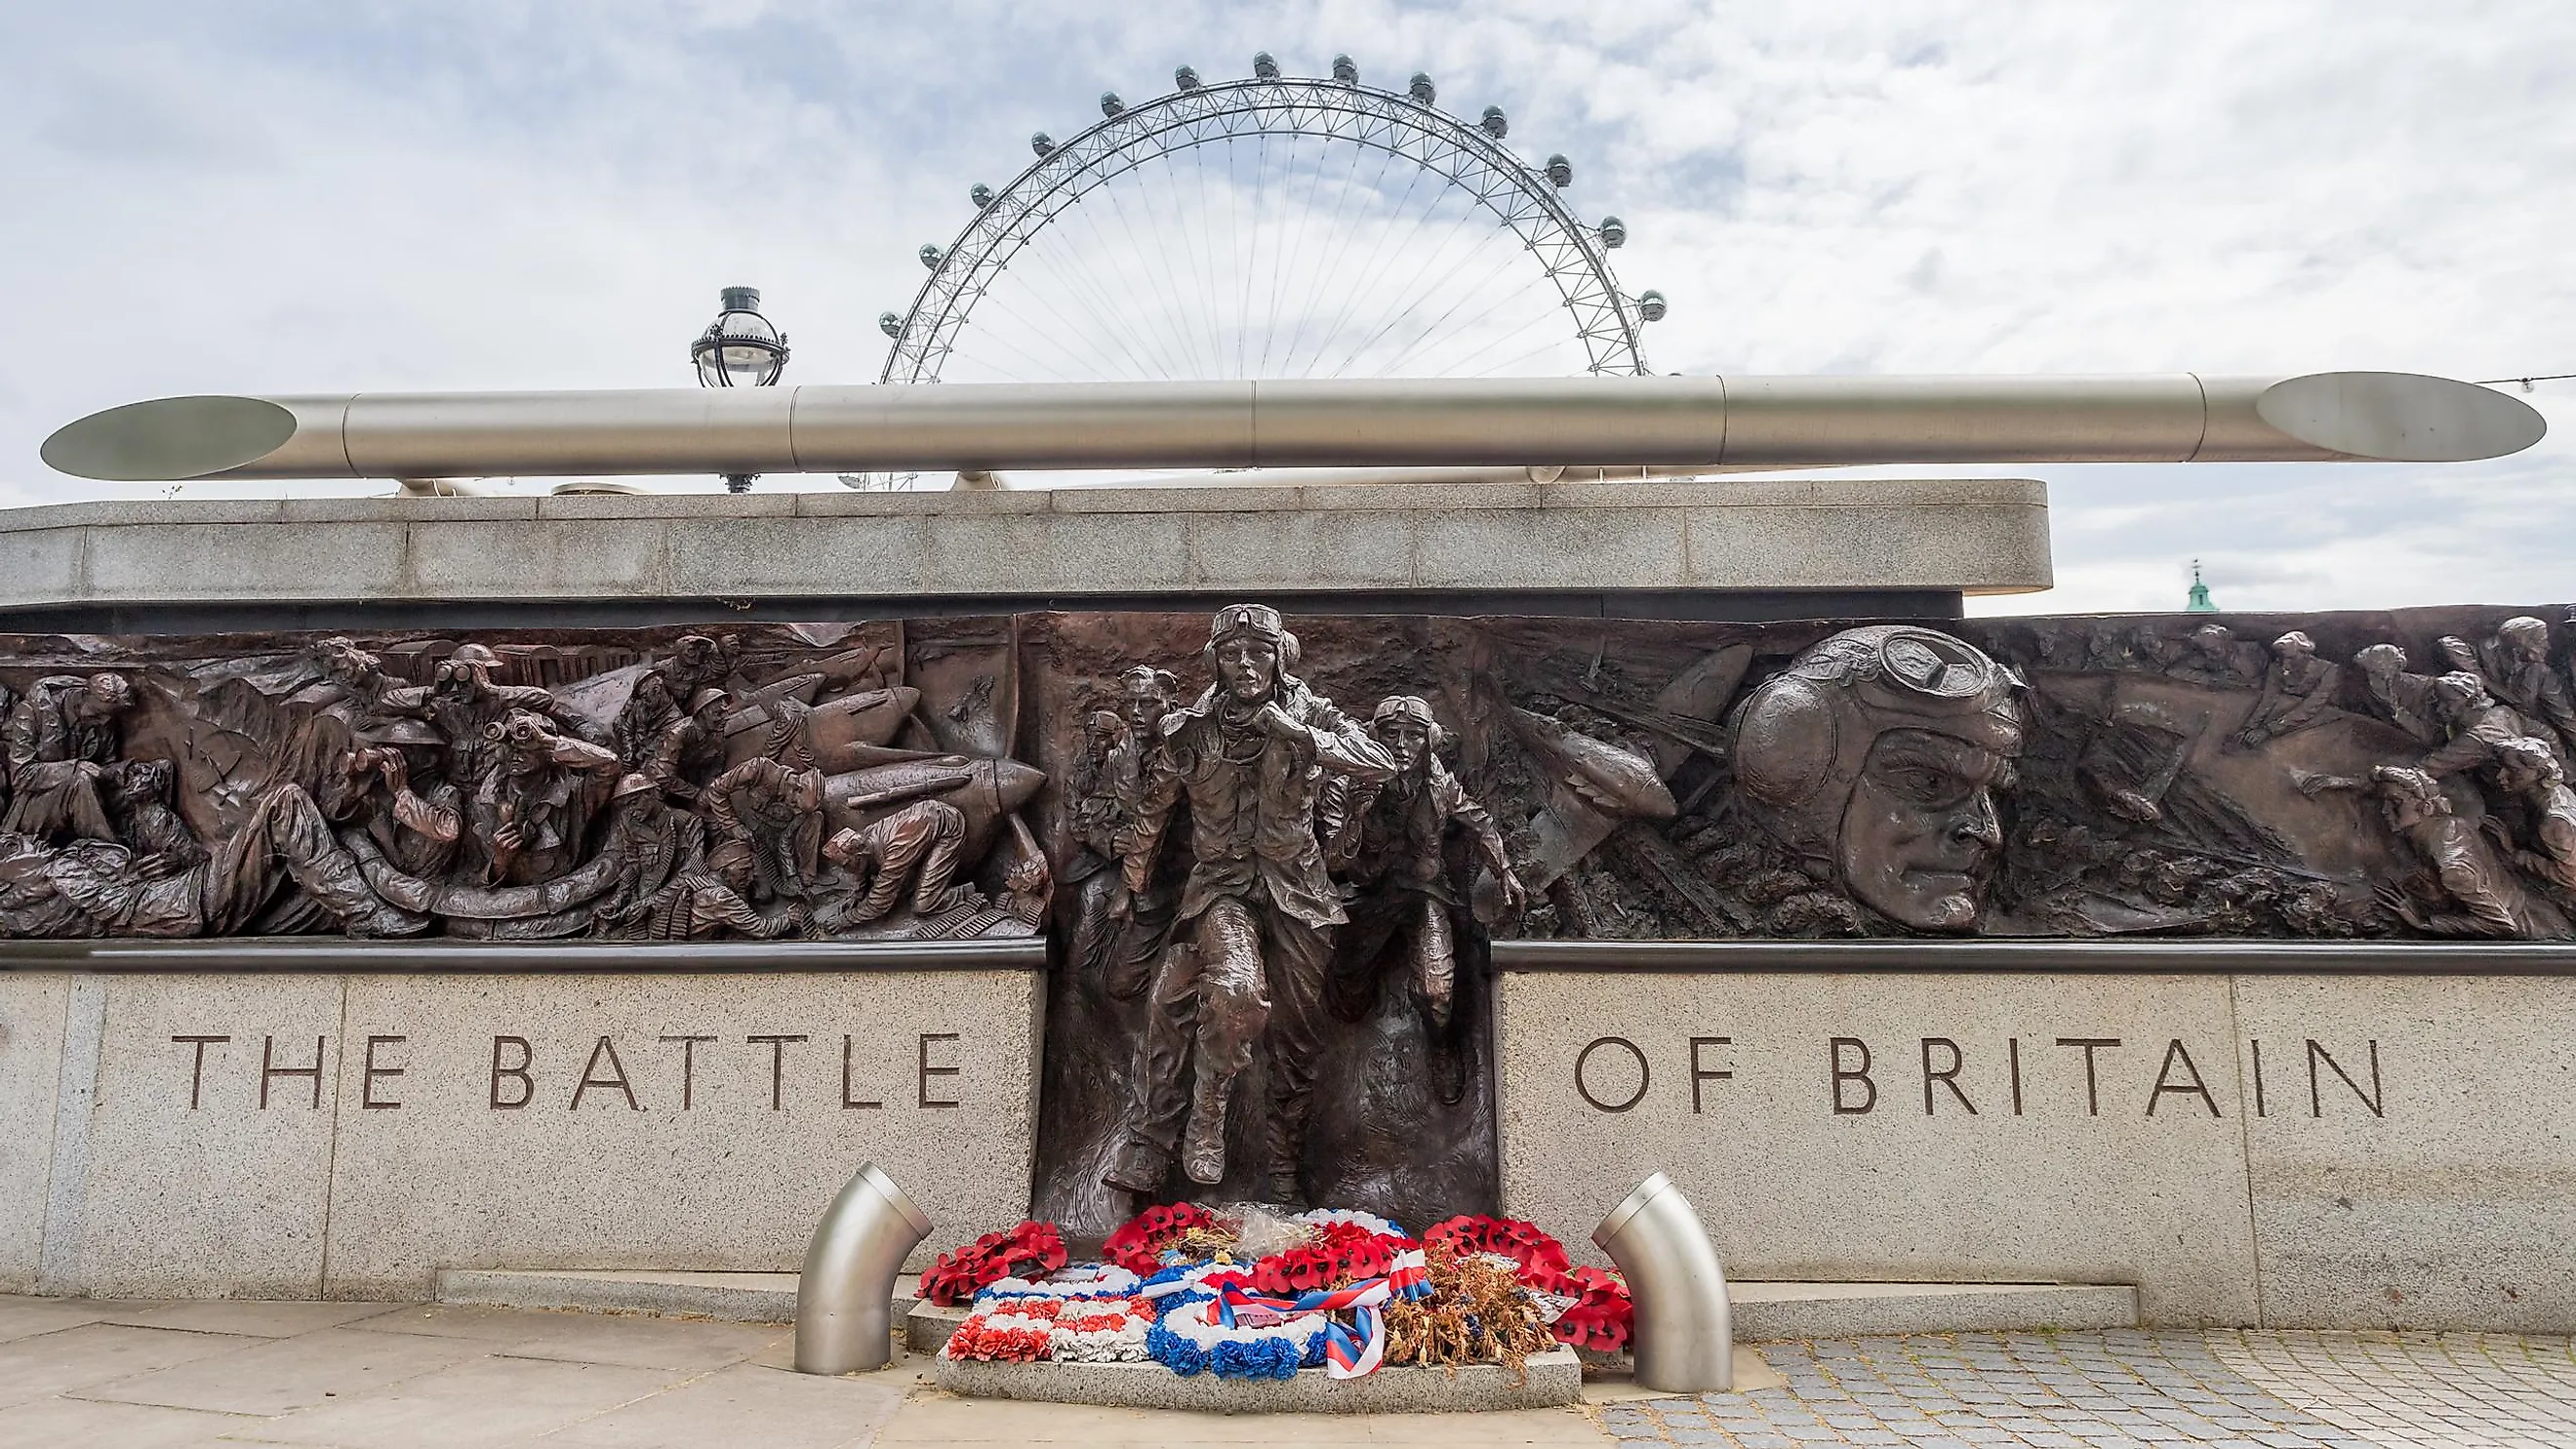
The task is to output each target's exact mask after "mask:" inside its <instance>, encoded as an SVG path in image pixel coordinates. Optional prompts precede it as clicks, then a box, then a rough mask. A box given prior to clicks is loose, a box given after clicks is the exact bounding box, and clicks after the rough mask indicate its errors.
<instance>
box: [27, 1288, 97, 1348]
mask: <svg viewBox="0 0 2576 1449" xmlns="http://www.w3.org/2000/svg"><path fill="white" fill-rule="evenodd" d="M117 1307H118V1305H117V1304H114V1303H101V1302H99V1301H97V1300H96V1299H91V1298H20V1297H14V1296H13V1297H5V1298H0V1343H6V1342H8V1341H9V1340H11V1339H16V1338H26V1337H29V1336H31V1335H34V1334H39V1333H53V1332H56V1331H57V1330H60V1329H65V1328H78V1327H79V1326H80V1325H82V1324H84V1323H99V1322H102V1321H104V1320H105V1319H106V1318H107V1316H108V1314H109V1313H111V1312H113V1311H114V1310H115V1309H116V1308H117Z"/></svg>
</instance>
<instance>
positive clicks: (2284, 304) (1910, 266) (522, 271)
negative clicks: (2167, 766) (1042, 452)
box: [0, 0, 2576, 611]
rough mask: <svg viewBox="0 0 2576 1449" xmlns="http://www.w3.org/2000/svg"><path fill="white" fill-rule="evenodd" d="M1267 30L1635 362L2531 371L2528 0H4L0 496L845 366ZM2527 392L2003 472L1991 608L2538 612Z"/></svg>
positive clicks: (2552, 408) (2544, 5) (2557, 361)
mask: <svg viewBox="0 0 2576 1449" xmlns="http://www.w3.org/2000/svg"><path fill="white" fill-rule="evenodd" d="M1265 48H1266V49H1269V50H1272V51H1274V52H1275V53H1277V54H1278V55H1279V57H1280V59H1281V61H1282V63H1283V64H1285V65H1286V66H1288V68H1289V69H1290V70H1291V71H1292V72H1298V73H1308V74H1313V73H1320V72H1321V71H1322V70H1323V69H1324V68H1325V66H1326V64H1327V62H1328V60H1329V57H1330V56H1331V54H1332V53H1333V52H1334V51H1336V50H1347V51H1349V52H1350V53H1352V54H1353V55H1354V56H1355V57H1356V58H1357V59H1358V60H1359V62H1360V64H1361V66H1362V67H1363V70H1364V73H1365V74H1366V75H1367V76H1368V78H1369V79H1371V80H1373V81H1378V82H1392V83H1396V84H1399V85H1400V83H1401V78H1402V77H1403V76H1404V75H1406V74H1408V73H1409V72H1411V71H1413V70H1415V69H1423V70H1427V71H1429V72H1430V73H1432V74H1433V75H1434V76H1435V77H1437V78H1438V80H1439V83H1440V89H1441V104H1442V105H1443V106H1444V107H1446V108H1448V109H1450V110H1451V111H1453V112H1456V113H1458V114H1462V115H1470V116H1472V115H1473V114H1475V113H1476V112H1477V111H1479V110H1480V109H1481V108H1482V107H1483V106H1484V105H1485V104H1487V103H1488V102H1494V103H1500V104H1502V105H1504V106H1505V107H1507V108H1508V109H1509V111H1510V113H1511V116H1512V128H1513V129H1512V142H1513V144H1514V146H1515V147H1516V148H1518V149H1519V150H1521V152H1522V153H1523V154H1524V155H1527V156H1530V157H1533V158H1535V157H1538V156H1542V155H1545V154H1546V153H1548V152H1550V151H1563V152H1565V153H1567V154H1568V155H1569V156H1571V157H1572V158H1573V159H1574V161H1575V164H1576V167H1577V181H1576V186H1575V189H1574V191H1573V192H1572V193H1571V200H1572V201H1573V203H1574V204H1575V206H1576V209H1577V210H1578V212H1579V213H1581V214H1582V215H1585V216H1587V217H1595V216H1598V215H1600V214H1603V213H1606V212H1614V211H1615V212H1617V213H1618V214H1619V215H1621V216H1622V217H1624V218H1625V219H1626V221H1627V222H1628V225H1629V227H1630V233H1631V238H1632V240H1631V241H1630V244H1629V246H1628V248H1627V249H1626V250H1625V251H1623V252H1622V253H1620V254H1619V256H1618V263H1619V267H1620V272H1621V276H1622V280H1623V281H1624V282H1625V283H1626V284H1627V285H1628V286H1629V287H1630V288H1632V289H1637V288H1643V287H1648V286H1652V287H1656V288H1658V289H1659V290H1662V291H1663V292H1665V293H1666V294H1668V295H1669V296H1670V297H1671V298H1672V302H1673V312H1672V316H1671V318H1670V319H1669V320H1667V321H1666V322H1664V323H1662V324H1660V325H1659V326H1658V327H1656V328H1655V329H1653V330H1652V331H1651V332H1650V333H1649V339H1650V350H1651V356H1652V358H1653V361H1654V363H1655V365H1656V366H1657V367H1659V368H1662V369H1680V370H1687V371H1713V370H1729V371H1746V372H1803V371H1883V372H1948V371H1998V372H2036V371H2080V372H2120V371H2166V370H2180V369H2197V370H2201V371H2207V372H2234V371H2243V372H2272V371H2283V372H2286V371H2300V370H2308V369H2313V368H2328V367H2393V368H2403V369H2408V370H2417V371H2429V372H2440V373H2446V374H2450V375H2454V376H2465V377H2491V376H2498V375H2502V374H2507V373H2521V372H2524V371H2533V372H2565V371H2576V277H2571V275H2570V274H2569V272H2568V270H2567V268H2566V267H2565V265H2564V262H2563V258H2564V256H2565V254H2566V249H2567V244H2566V240H2565V238H2566V235H2567V232H2568V228H2569V224H2570V223H2571V221H2576V193H2571V181H2576V127H2570V126H2568V125H2567V124H2566V123H2565V115H2564V100H2563V97H2564V96H2565V95H2566V94H2567V93H2568V92H2569V86H2570V81H2571V79H2576V76H2571V74H2570V72H2571V70H2576V8H2571V7H2568V6H2566V5H2563V4H2556V3H2550V0H2530V3H2516V4H2503V3H2498V4H2486V5H2462V6H2453V7H2439V8H2428V7H2422V6H2410V5H2400V4H2395V3H2343V4H2333V3H2326V0H2300V3H2293V0H2271V3H2262V4H2244V3H2234V4H2216V3H2168V4H2105V5H2089V6H2071V5H2046V4H2005V3H1996V0H1952V3H1923V4H1917V5H1912V6H1906V7H1889V6H1884V5H1874V4H1859V3H1815V4H1801V5H1795V6H1770V7H1754V6H1725V7H1716V6H1707V5H1688V4H1679V3H1670V0H1632V3H1629V4H1624V5H1617V6H1600V5H1595V6H1574V5H1567V4H1561V3H1538V0H1486V3H1480V4H1477V5H1473V6H1459V7H1455V8H1450V7H1442V8H1437V9H1431V8H1419V7H1405V6H1396V5H1390V4H1386V3H1381V0H1310V3H1293V4H1292V3H1276V0H1273V3H1257V4H1251V5H1217V4H1199V5H1162V6H1154V5H1148V6H1125V7H1092V6H1073V5H1067V4H1061V3H1058V4H1052V5H1040V4H1035V3H1011V0H966V3H960V4H954V5H943V6H935V7H934V6H918V7H898V6H890V5H875V6H869V5H848V4H837V5H836V4H824V3H819V0H816V3H788V0H779V3H761V0H727V3H719V0H704V3H696V4H689V3H679V0H661V3H652V0H620V3H614V4H611V3H605V0H591V3H587V4H572V3H565V4H544V5H538V4H527V3H501V0H487V3H448V4H440V5H429V4H422V3H375V4H366V5H350V4H335V5H321V4H287V3H272V4H258V3H249V0H245V3H242V4H237V5H225V6H192V5H184V4H179V3H175V0H163V3H135V4H110V5H95V6H87V7H37V6H18V7H11V8H10V9H9V10H8V12H7V13H6V14H5V15H0V89H4V90H5V92H6V93H7V94H9V95H10V96H11V97H12V103H11V105H10V106H9V107H8V108H6V110H5V112H0V178H6V180H7V184H8V188H9V194H10V195H11V196H12V198H13V199H14V200H15V202H16V204H14V205H11V206H9V207H7V208H0V260H5V263H6V275H8V276H10V277H11V278H12V279H13V280H14V281H15V282H16V286H15V287H14V288H13V296H12V298H11V302H12V306H11V314H12V318H13V321H14V322H15V323H16V328H15V330H16V333H17V337H16V339H15V340H16V343H17V345H15V346H13V347H9V348H7V349H5V351H0V498H5V499H8V500H12V501H27V502H34V501H54V500H59V499H64V498H71V497H82V496H96V495H98V494H100V493H103V492H106V491H108V490H107V489H105V488H103V487H101V486H100V485H92V484H85V483H80V482H77V481H75V480H69V479H64V478H61V477H59V476H56V475H53V474H50V473H48V472H47V471H46V470H45V469H43V467H42V465H41V464H40V463H39V462H38V461H37V460H36V457H35V452H36V447H37V444H38V443H39V442H40V441H41V440H42V438H43V437H44V435H45V434H46V433H48V432H49V431H51V430H52V428H54V427H56V426H58V425H59V424H61V423H62V422H64V421H67V420H68V419H70V418H72V417H75V416H78V415H80V414H82V413H85V412H88V411H91V410H93V409H95V408H99V407H104V406H109V405H112V404H115V403H118V402H124V401H129V400H132V399H134V398H138V397H144V396H153V395H161V394H169V393H178V392H190V391H227V392H231V391H239V392H285V391H314V390H345V389H389V388H395V389H399V388H422V389H445V388H478V387H571V386H675V385H684V384H685V383H686V381H687V372H686V368H685V359H684V350H685V345H686V343H687V341H688V339H689V337H690V336H691V335H693V334H694V332H695V331H696V329H697V328H698V327H699V326H701V325H702V324H703V323H704V321H705V319H706V316H707V314H708V313H709V311H710V310H711V306H712V303H713V301H714V291H715V289H716V288H717V287H718V286H720V285H723V284H726V283H731V282H737V281H741V282H751V283H756V284H758V285H760V286H761V287H762V288H763V289H764V291H765V293H766V294H767V296H768V299H769V302H770V305H771V310H772V313H773V315H775V316H777V317H778V318H779V319H780V321H781V322H782V324H783V325H784V326H785V327H786V328H787V329H788V330H789V332H790V333H791V335H792V336H793V338H794V341H795V346H796V362H795V375H796V376H797V377H799V378H803V379H816V380H862V379H867V378H872V377H873V376H874V375H875V373H876V369H877V367H878V365H879V363H880V362H881V360H882V357H883V341H884V340H883V338H882V337H881V336H880V335H879V333H878V332H877V330H876V326H875V321H874V319H875V317H876V314H877V313H878V312H879V311H881V310H885V309H888V308H893V309H896V310H901V309H902V307H903V306H904V305H905V303H906V301H907V300H908V299H909V297H910V295H911V293H912V291H913V289H914V288H916V287H917V286H918V285H919V283H920V279H921V275H922V273H921V271H920V269H919V267H918V265H917V264H916V263H915V261H914V260H913V256H912V253H913V249H914V248H915V247H917V246H918V245H919V244H920V243H922V242H924V241H930V240H939V241H943V242H944V241H945V240H946V239H947V237H948V236H949V235H950V234H951V233H952V232H953V231H954V230H955V229H956V227H957V226H958V225H959V224H960V223H961V222H962V221H963V220H964V218H965V216H966V213H967V203H966V200H965V190H966V187H967V185H968V184H969V183H970V182H973V181H976V180H984V181H988V182H991V183H993V184H999V183H1000V182H1002V181H1003V180H1004V179H1006V178H1007V177H1008V175H1009V174H1011V173H1012V172H1013V171H1015V170H1016V169H1017V168H1018V167H1020V166H1022V165H1024V164H1026V159H1027V157H1028V154H1029V153H1028V150H1027V136H1028V134H1029V132H1031V131H1033V130H1038V129H1046V130H1049V131H1051V132H1053V133H1055V134H1056V135H1058V136H1063V135H1067V134H1070V133H1071V132H1072V131H1074V130H1076V129H1078V128H1079V127H1081V126H1082V125H1083V124H1084V123H1086V122H1087V121H1088V120H1089V119H1090V118H1092V117H1093V116H1096V114H1097V112H1096V111H1095V110H1094V109H1093V103H1094V98H1095V97H1096V96H1097V94H1098V92H1100V91H1101V90H1104V89H1115V90H1119V91H1121V92H1122V93H1125V94H1127V95H1129V96H1130V97H1141V96H1146V95H1152V94H1156V93H1159V92H1160V91H1162V90H1164V89H1166V88H1167V87H1168V85H1169V76H1170V71H1171V68H1172V66H1173V65H1175V64H1178V63H1181V62H1189V63H1192V64H1195V65H1196V66H1198V67H1199V69H1200V70H1201V71H1202V72H1204V73H1206V74H1207V75H1209V76H1211V77H1218V76H1231V75H1237V74H1241V73H1244V72H1245V71H1247V70H1248V69H1249V60H1250V56H1251V53H1252V52H1253V51H1254V50H1256V49H1265ZM2570 398H2576V384H2569V383H2561V384H2554V385H2553V384H2543V385H2542V390H2541V392H2539V393H2538V394H2536V395H2534V397H2533V398H2532V399H2531V400H2532V401H2533V402H2534V403H2536V404H2539V405H2541V406H2542V407H2543V408H2544V411H2547V412H2550V413H2551V414H2552V421H2553V422H2554V423H2556V424H2558V425H2560V432H2559V433H2558V434H2557V435H2556V436H2553V437H2552V438H2551V439H2550V440H2549V441H2547V442H2545V443H2543V444H2542V445H2541V447H2540V448H2538V449H2535V450H2533V451H2532V452H2531V453H2528V454H2525V455H2523V456H2521V457H2518V458H2514V459H2508V460H2502V461H2499V462H2496V463H2490V464H2479V465H2470V466H2465V467H2456V468H2402V467H2361V466H2350V467H2331V466H2321V467H2283V466H2272V467H2254V466H2245V467H2207V468H2155V469H2144V468H2105V469H2087V468H2079V467H2061V468H2047V469H2040V470H2037V471H2039V472H2040V473H2042V474H2043V475H2044V476H2046V477H2048V478H2049V480H2050V482H2051V484H2052V488H2053V496H2054V499H2055V513H2056V528H2057V555H2058V577H2059V580H2060V587H2059V588H2058V589H2057V590H2056V591H2054V592H2053V593H2051V594H2048V595H2043V596H2039V597H2038V598H2036V599H2025V600H2019V601H1998V602H1999V605H2000V606H2003V607H2013V608H2030V607H2039V608H2044V609H2050V610H2070V611H2071V610H2090V609H2126V608H2148V607H2171V606H2173V605H2174V604H2175V603H2177V602H2178V601H2179V599H2180V595H2181V589H2182V584H2183V578H2184V573H2183V571H2184V568H2185V563H2186V561H2187V560H2188V559H2189V558H2191V557H2193V556H2195V555H2197V556H2199V557H2201V558H2202V559H2204V560H2205V562H2206V564H2207V567H2208V573H2209V577H2210V582H2211V584H2212V586H2213V588H2214V589H2215V590H2216V591H2217V593H2218V596H2219V599H2220V601H2221V602H2222V603H2223V604H2226V605H2228V606H2231V607H2245V608H2257V607H2259V608H2297V607H2368V606H2383V605H2394V604H2411V603H2431V602H2441V601H2445V600H2466V599H2481V600H2483V599H2511V600H2522V601H2532V602H2537V601H2542V600H2546V599H2551V598H2564V597H2566V596H2567V595H2568V594H2570V593H2571V592H2576V591H2571V590H2570V589H2569V588H2568V587H2566V585H2565V583H2564V582H2562V579H2563V577H2564V575H2565V573H2566V568H2565V561H2566V559H2567V557H2568V550H2567V546H2566V543H2565V540H2567V539H2568V538H2569V537H2570V536H2571V534H2576V488H2570V487H2569V486H2568V485H2569V484H2570V482H2571V481H2576V478H2571V473H2572V472H2576V469H2571V467H2570V458H2571V456H2576V455H2571V449H2576V443H2571V442H2569V441H2568V439H2567V432H2566V430H2567V429H2569V428H2576V408H2572V407H2570V405H2569V401H2568V400H2569V399H2570ZM1911 471H1919V470H1911ZM2003 471H2009V470H2003Z"/></svg>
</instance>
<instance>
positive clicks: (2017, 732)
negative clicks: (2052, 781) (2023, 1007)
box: [1730, 624, 2023, 931]
mask: <svg viewBox="0 0 2576 1449" xmlns="http://www.w3.org/2000/svg"><path fill="white" fill-rule="evenodd" d="M2019 688H2020V681H2019V680H2018V679H2016V678H2014V677H2013V674H2012V672H2011V671H2010V670H2008V669H2006V668H2004V667H2003V666H2002V665H2001V664H1998V663H1996V662H1995V661H1994V660H1993V659H1991V658H1989V657H1987V655H1986V654H1985V653H1984V652H1983V651H1981V650H1979V649H1978V648H1976V647H1975V646H1974V645H1972V644H1969V643H1967V642H1966V641H1964V640H1961V639H1955V638H1952V637H1951V636H1949V635H1947V634H1943V633H1939V632H1937V631H1935V630H1931V629H1921V628H1915V627H1913V626H1910V625H1902V624H1878V625H1871V626H1868V627H1865V628H1859V629H1846V630H1844V631H1843V632H1842V633H1839V634H1836V635H1834V636H1832V637H1831V638H1828V639H1825V640H1823V641H1822V642H1820V643H1817V644H1815V645H1813V646H1811V647H1810V648H1808V649H1807V650H1806V651H1805V652H1804V653H1802V654H1800V655H1799V656H1798V657H1797V658H1796V659H1795V660H1793V661H1791V663H1790V665H1789V667H1788V669H1787V670H1785V671H1784V672H1782V673H1780V674H1778V675H1775V676H1774V677H1772V678H1770V679H1768V680H1765V681H1764V682H1763V683H1761V684H1759V685H1757V686H1755V687H1754V689H1753V691H1752V692H1751V693H1750V694H1748V695H1746V696H1745V699H1744V702H1743V703H1742V704H1741V705H1740V706H1738V707H1737V709H1736V711H1735V713H1734V716H1733V718H1732V720H1731V721H1730V723H1731V725H1732V728H1733V734H1734V741H1733V749H1732V751H1731V753H1732V755H1733V758H1734V762H1735V776H1736V785H1737V789H1738V792H1739V794H1740V796H1741V798H1742V801H1743V805H1744V809H1745V813H1746V814H1747V815H1748V816H1749V817H1750V818H1751V819H1752V820H1753V822H1754V823H1755V824H1757V825H1759V826H1760V827H1761V828H1762V829H1763V830H1764V831H1765V832H1766V833H1768V834H1769V835H1770V836H1771V837H1772V838H1773V839H1775V840H1777V841H1778V842H1779V843H1780V844H1782V845H1784V846H1786V847H1787V848H1788V849H1789V850H1790V851H1791V852H1792V853H1793V854H1795V855H1796V856H1797V857H1798V858H1799V859H1800V860H1802V861H1804V862H1805V863H1806V864H1807V865H1808V867H1809V868H1810V869H1811V870H1815V871H1818V872H1820V873H1822V874H1823V875H1824V876H1825V878H1827V879H1830V880H1833V881H1836V882H1839V883H1840V884H1841V885H1842V886H1843V887H1844V888H1845V889H1846V890H1847V891H1849V892H1850V894H1851V895H1852V896H1853V897H1854V898H1855V899H1857V900H1859V901H1860V902H1861V903H1862V904H1864V905H1867V906H1869V907H1871V908H1872V909H1874V910H1876V911H1878V912H1880V913H1881V914H1884V915H1886V916H1888V917H1889V918H1891V919H1893V920H1895V921H1897V922H1900V923H1901V924H1904V925H1907V926H1912V927H1915V928H1916V929H1919V930H1934V931H1962V930H1968V929H1971V928H1973V927H1974V926H1975V925H1976V923H1977V920H1978V917H1979V916H1980V915H1981V914H1982V912H1983V910H1984V891H1985V882H1986V878H1987V876H1988V875H1989V873H1990V871H1991V867H1992V865H1993V860H1994V856H1995V853H1996V851H1997V850H1999V849H2000V848H2001V845H2002V831H2001V827H2000V825H1999V823H1998V821H1997V820H1996V817H1995V808H1994V796H1993V792H1994V790H1995V788H1996V787H1998V786H2001V785H2008V784H2009V783H2010V780H2011V769H2012V761H2013V759H2014V757H2016V756H2018V755H2019V754H2020V753H2021V748H2022V735H2023V721H2022V714H2021V707H2020V704H2019V702H2018V701H2017V699H2016V698H2015V694H2016V691H2017V690H2018V689H2019Z"/></svg>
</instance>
